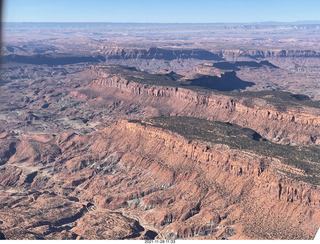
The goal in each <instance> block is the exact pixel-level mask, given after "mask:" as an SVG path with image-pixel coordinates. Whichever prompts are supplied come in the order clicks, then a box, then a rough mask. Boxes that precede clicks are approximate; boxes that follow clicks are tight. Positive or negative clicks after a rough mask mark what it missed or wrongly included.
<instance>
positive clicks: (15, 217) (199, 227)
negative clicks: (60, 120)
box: [0, 117, 320, 239]
mask: <svg viewBox="0 0 320 244" xmlns="http://www.w3.org/2000/svg"><path fill="white" fill-rule="evenodd" d="M181 120H182V121H184V122H186V123H188V124H190V125H193V124H194V123H193V122H192V121H193V120H194V119H193V118H181V119H180V118H179V117H176V118H168V120H165V118H164V117H160V118H154V119H146V120H142V121H139V120H134V121H119V122H117V123H115V124H113V125H112V126H109V127H106V128H105V129H103V130H100V131H97V132H95V133H93V134H92V135H78V134H75V133H72V132H70V133H61V134H59V135H56V136H53V135H42V136H39V135H29V136H26V135H24V136H16V135H13V134H2V135H1V138H2V139H1V145H2V148H3V145H4V143H5V144H6V143H7V142H8V141H11V142H12V143H14V144H13V146H12V147H13V148H14V149H12V148H11V149H10V148H9V149H8V150H9V152H10V155H9V154H8V153H6V152H5V154H7V156H8V157H7V160H6V161H5V162H3V165H2V166H1V170H2V171H3V172H5V174H1V178H0V183H1V187H2V189H1V191H2V194H1V196H2V201H1V202H2V206H3V207H2V208H1V211H2V212H3V211H5V212H6V214H2V215H1V216H2V217H1V223H2V224H1V232H2V233H3V235H4V236H5V238H10V239H19V238H21V237H23V238H24V239H39V238H40V239H42V238H44V239H48V238H49V239H75V238H77V239H114V238H116V239H148V238H151V239H153V238H156V239H163V238H165V239H176V238H179V239H180V238H188V239H190V238H191V239H192V238H193V239H199V238H200V239H207V238H208V239H215V238H216V239H239V238H240V239H242V238H245V239H247V238H253V239H310V238H313V236H314V234H315V232H316V231H317V228H318V227H319V226H318V223H319V222H318V221H319V218H320V209H319V207H320V206H319V200H320V193H319V190H318V187H317V186H316V185H314V184H310V183H308V182H304V181H301V180H296V179H294V178H292V177H291V176H292V175H301V174H302V175H303V174H309V173H310V172H308V173H306V172H303V171H301V169H299V168H297V167H295V166H292V165H291V166H290V165H287V164H286V163H285V161H284V160H283V159H279V158H274V157H270V156H268V157H267V156H261V155H260V154H259V153H258V154H256V153H255V152H254V151H250V150H249V151H246V150H239V149H237V148H232V147H230V146H229V145H228V143H217V142H215V141H211V142H210V141H206V140H205V141H203V138H202V137H201V135H200V137H199V138H198V139H192V140H190V139H188V138H186V137H184V136H183V135H182V134H179V133H177V132H175V130H171V129H168V128H165V127H163V125H165V124H167V125H171V126H173V125H174V123H175V122H177V123H181ZM179 121H180V122H179ZM199 122H201V123H204V124H203V125H204V126H203V127H201V128H204V129H207V128H209V130H210V131H213V132H210V131H208V132H209V133H213V138H218V137H219V133H220V132H219V129H223V128H225V127H227V128H229V129H231V131H230V133H229V134H228V136H230V137H231V138H232V137H233V136H236V135H237V136H238V137H239V136H240V135H239V134H237V133H238V132H237V130H238V129H237V128H235V130H234V128H233V127H232V126H231V127H230V125H229V124H223V123H220V124H219V123H218V124H217V123H214V122H210V121H206V120H197V121H196V123H199ZM162 127H163V128H162ZM195 128H197V127H195ZM216 130H217V131H216ZM214 131H216V132H214ZM240 131H241V133H243V135H242V136H243V137H244V138H247V140H249V141H250V140H253V141H255V139H254V138H251V135H252V133H254V132H253V131H246V130H242V129H240ZM240 137H241V136H240ZM4 138H6V140H4ZM256 143H258V141H256ZM8 150H7V151H8ZM37 151H38V152H39V154H37V153H35V152H37ZM40 152H42V153H40ZM43 152H46V154H45V153H43ZM182 165H183V166H182ZM284 172H287V173H286V174H285V173H284ZM288 172H291V174H292V175H291V176H290V174H288ZM313 173H316V172H313ZM123 189H126V190H125V191H124V190H123ZM5 206H7V207H5ZM45 209H46V210H45ZM48 209H49V211H48ZM44 210H45V211H44ZM3 213H4V212H3ZM27 216H28V217H27ZM261 220H263V221H261ZM266 233H267V234H266Z"/></svg>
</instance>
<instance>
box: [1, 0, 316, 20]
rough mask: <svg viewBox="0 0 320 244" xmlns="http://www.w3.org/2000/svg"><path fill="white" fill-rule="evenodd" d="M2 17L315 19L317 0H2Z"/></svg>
mask: <svg viewBox="0 0 320 244" xmlns="http://www.w3.org/2000/svg"><path fill="white" fill-rule="evenodd" d="M2 15H3V17H2V21H4V22H125V23H127V22H136V23H241V22H242V23H243V22H266V21H279V22H294V21H298V20H319V19H320V0H4V10H3V12H2Z"/></svg>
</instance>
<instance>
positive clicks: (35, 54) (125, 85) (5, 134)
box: [0, 23, 320, 240]
mask: <svg viewBox="0 0 320 244" xmlns="http://www.w3.org/2000/svg"><path fill="white" fill-rule="evenodd" d="M318 29H319V25H317V24H315V25H310V24H279V25H278V24H275V25H271V24H265V25H263V24H261V25H259V24H256V25H242V24H239V25H209V24H208V25H206V24H195V25H187V24H171V25H166V24H150V25H147V24H145V25H144V24H119V23H118V24H117V23H115V24H110V23H60V24H54V23H11V24H10V23H9V24H6V25H5V29H4V30H5V42H4V45H3V46H2V57H3V63H2V77H1V87H0V89H1V91H0V92H1V96H0V172H1V174H0V199H1V203H0V213H1V214H0V239H12V240H18V239H29V240H34V239H55V240H75V239H76V240H153V239H156V240H180V239H190V240H223V239H227V240H238V239H245V240H247V239H267V240H276V239H286V240H292V239H313V238H314V237H315V235H316V232H317V231H318V229H319V228H320V225H319V222H320V190H319V185H320V164H319V162H320V161H319V158H320V129H319V128H320V104H319V101H320V87H319V84H320V83H319V80H320V76H319V74H320V73H319V70H320V62H319V55H320V47H319V36H318V35H317V30H318ZM293 30H295V31H293ZM53 33H54V34H53ZM266 33H269V34H266ZM270 33H271V34H270Z"/></svg>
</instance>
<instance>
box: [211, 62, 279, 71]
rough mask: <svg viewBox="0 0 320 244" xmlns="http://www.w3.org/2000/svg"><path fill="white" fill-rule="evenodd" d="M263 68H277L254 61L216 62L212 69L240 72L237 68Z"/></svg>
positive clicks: (270, 64)
mask: <svg viewBox="0 0 320 244" xmlns="http://www.w3.org/2000/svg"><path fill="white" fill-rule="evenodd" d="M263 66H267V67H270V68H275V69H276V68H278V67H277V66H275V65H273V64H272V63H270V62H268V61H261V62H254V61H236V62H218V63H214V64H213V67H216V68H218V69H222V70H235V71H238V70H240V69H239V68H238V67H250V68H260V67H263Z"/></svg>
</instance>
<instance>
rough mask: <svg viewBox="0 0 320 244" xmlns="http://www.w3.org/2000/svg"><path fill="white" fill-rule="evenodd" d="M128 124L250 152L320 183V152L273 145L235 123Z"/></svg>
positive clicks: (170, 120) (172, 120)
mask: <svg viewBox="0 0 320 244" xmlns="http://www.w3.org/2000/svg"><path fill="white" fill-rule="evenodd" d="M131 122H135V123H140V124H142V125H146V123H145V122H148V125H149V124H151V125H152V126H155V127H160V128H163V129H166V130H170V131H172V132H175V133H178V134H179V135H181V136H183V137H185V138H187V139H188V140H199V141H204V142H209V143H213V144H225V145H227V146H229V147H230V148H232V149H239V150H244V151H250V152H253V153H255V154H258V155H262V156H267V157H273V158H277V159H279V160H280V161H281V162H282V163H284V164H287V165H290V166H293V167H295V168H297V169H300V170H302V171H303V172H304V173H305V175H304V176H302V175H296V174H292V173H289V172H284V173H286V174H287V175H288V176H289V177H291V178H294V179H297V180H301V181H305V182H308V183H311V184H314V185H319V184H320V177H319V174H320V162H319V158H320V149H319V148H316V147H297V146H289V145H280V144H275V143H272V142H270V141H268V140H266V139H264V138H262V137H261V136H260V135H259V134H258V133H257V132H255V131H254V130H251V129H248V128H243V127H240V126H238V125H235V124H231V123H224V122H215V121H208V120H204V119H198V118H192V117H154V118H149V119H145V120H144V121H139V120H132V121H131Z"/></svg>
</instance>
